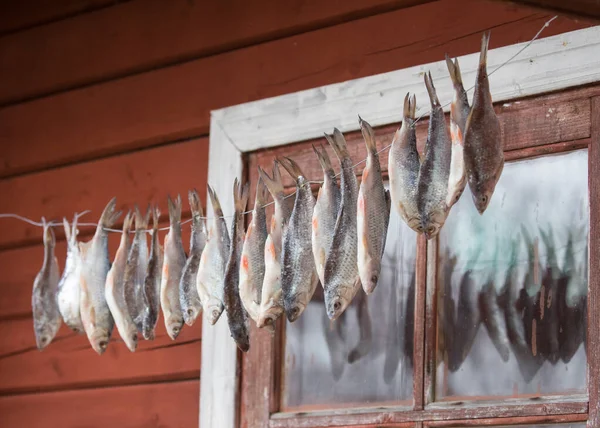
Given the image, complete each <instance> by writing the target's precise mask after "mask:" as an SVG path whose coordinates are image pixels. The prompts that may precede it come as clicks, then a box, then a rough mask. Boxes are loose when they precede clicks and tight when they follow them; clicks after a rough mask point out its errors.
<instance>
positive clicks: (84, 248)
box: [79, 198, 121, 355]
mask: <svg viewBox="0 0 600 428" xmlns="http://www.w3.org/2000/svg"><path fill="white" fill-rule="evenodd" d="M116 204H117V199H116V198H113V199H111V200H110V202H109V203H108V204H107V205H106V207H105V208H104V211H103V212H102V215H101V217H100V220H99V221H98V226H97V227H96V232H95V233H94V237H93V238H92V239H91V240H90V241H88V242H86V243H80V244H79V249H80V251H81V255H82V260H83V264H82V267H81V293H80V297H81V300H80V305H81V306H80V309H81V321H82V322H83V327H84V329H85V332H86V334H87V337H88V340H89V341H90V344H91V345H92V348H94V351H96V352H97V353H98V354H100V355H102V354H103V353H104V351H106V347H107V346H108V341H109V339H110V336H111V334H112V330H113V327H114V320H113V317H112V315H111V313H110V309H109V307H108V304H107V303H106V294H105V292H104V289H105V285H106V276H107V275H108V271H109V270H110V258H109V253H108V231H107V230H106V229H108V228H110V227H112V226H113V224H115V222H116V221H117V219H118V218H119V216H120V215H121V212H120V211H115V207H116Z"/></svg>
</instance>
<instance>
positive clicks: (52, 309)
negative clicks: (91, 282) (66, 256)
mask: <svg viewBox="0 0 600 428" xmlns="http://www.w3.org/2000/svg"><path fill="white" fill-rule="evenodd" d="M42 223H43V224H44V262H43V264H42V268H41V270H40V271H39V273H38V274H37V276H36V277H35V280H34V282H33V293H32V296H31V309H32V311H33V329H34V333H35V343H36V345H37V348H38V349H39V350H40V351H41V350H42V349H44V348H45V347H46V346H48V345H49V344H50V342H52V340H53V339H54V336H56V333H57V332H58V329H59V328H60V322H61V318H60V312H59V309H58V302H57V300H56V293H57V290H58V281H59V272H58V261H57V260H56V257H55V256H54V247H55V245H56V239H55V237H54V232H53V231H52V227H51V226H49V225H48V224H47V223H46V221H45V220H43V221H42Z"/></svg>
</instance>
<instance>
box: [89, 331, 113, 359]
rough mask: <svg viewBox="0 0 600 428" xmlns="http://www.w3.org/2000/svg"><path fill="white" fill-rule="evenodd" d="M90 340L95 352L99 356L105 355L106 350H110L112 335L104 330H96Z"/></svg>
mask: <svg viewBox="0 0 600 428" xmlns="http://www.w3.org/2000/svg"><path fill="white" fill-rule="evenodd" d="M89 339H90V344H91V345H92V348H93V349H94V351H96V352H97V353H98V355H102V354H104V351H106V348H108V341H109V339H110V333H109V332H108V331H107V330H105V329H103V328H96V329H95V330H94V332H93V333H92V335H91V337H89Z"/></svg>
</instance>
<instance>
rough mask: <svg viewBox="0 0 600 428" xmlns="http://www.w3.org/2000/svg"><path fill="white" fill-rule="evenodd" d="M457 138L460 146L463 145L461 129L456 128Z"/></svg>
mask: <svg viewBox="0 0 600 428" xmlns="http://www.w3.org/2000/svg"><path fill="white" fill-rule="evenodd" d="M456 138H457V139H458V144H460V145H462V143H463V141H464V140H463V134H462V131H461V130H460V128H459V127H457V128H456Z"/></svg>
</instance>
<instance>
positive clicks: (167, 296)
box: [160, 196, 186, 340]
mask: <svg viewBox="0 0 600 428" xmlns="http://www.w3.org/2000/svg"><path fill="white" fill-rule="evenodd" d="M168 203H169V223H170V224H169V232H168V233H167V236H165V256H164V261H163V271H162V278H161V284H160V306H161V308H162V312H163V316H164V319H165V327H166V328H167V334H168V335H169V337H170V338H171V339H172V340H175V339H176V338H177V336H179V333H180V332H181V328H182V327H183V313H182V311H181V302H180V299H179V282H180V281H181V275H182V274H183V268H184V266H185V262H186V256H185V250H184V249H183V241H182V239H181V197H179V196H177V199H175V201H173V200H171V198H169V200H168Z"/></svg>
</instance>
